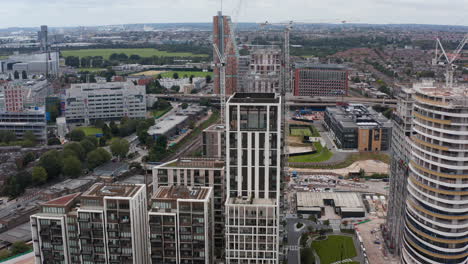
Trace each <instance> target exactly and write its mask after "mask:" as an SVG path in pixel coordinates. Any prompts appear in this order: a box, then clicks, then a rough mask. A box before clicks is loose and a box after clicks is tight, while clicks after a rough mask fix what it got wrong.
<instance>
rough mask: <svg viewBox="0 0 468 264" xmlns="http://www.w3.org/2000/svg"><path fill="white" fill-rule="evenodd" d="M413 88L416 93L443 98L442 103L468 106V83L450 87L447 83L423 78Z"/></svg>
mask: <svg viewBox="0 0 468 264" xmlns="http://www.w3.org/2000/svg"><path fill="white" fill-rule="evenodd" d="M413 89H414V90H415V92H416V93H419V94H421V95H425V96H428V97H435V98H440V99H442V101H441V102H442V103H447V104H449V103H450V104H453V105H459V106H467V105H468V103H467V102H468V85H457V84H454V87H452V88H448V87H446V86H445V84H441V83H435V82H434V81H433V80H423V81H422V82H419V83H415V84H414V85H413Z"/></svg>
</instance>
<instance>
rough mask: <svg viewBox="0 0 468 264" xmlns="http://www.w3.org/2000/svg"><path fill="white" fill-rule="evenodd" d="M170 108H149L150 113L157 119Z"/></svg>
mask: <svg viewBox="0 0 468 264" xmlns="http://www.w3.org/2000/svg"><path fill="white" fill-rule="evenodd" d="M171 109H172V106H171V107H168V108H166V109H162V110H151V114H152V115H153V117H154V118H156V119H157V118H160V117H161V116H163V115H164V114H165V113H167V112H169V111H170V110H171Z"/></svg>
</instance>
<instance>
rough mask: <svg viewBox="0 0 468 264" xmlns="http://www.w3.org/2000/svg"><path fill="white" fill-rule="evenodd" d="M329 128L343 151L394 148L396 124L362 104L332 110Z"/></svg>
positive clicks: (328, 114) (327, 121)
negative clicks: (393, 140) (391, 141)
mask: <svg viewBox="0 0 468 264" xmlns="http://www.w3.org/2000/svg"><path fill="white" fill-rule="evenodd" d="M324 120H325V126H326V127H327V129H328V130H329V131H330V134H331V136H332V138H333V139H334V140H335V142H336V145H337V146H338V147H339V148H342V149H357V150H359V151H381V150H383V151H386V150H389V149H390V140H391V135H392V122H391V121H389V120H388V119H387V118H385V117H384V116H383V115H382V114H378V113H377V112H375V111H374V110H373V109H372V108H368V107H366V106H364V105H362V104H349V105H341V106H337V107H328V108H327V109H326V111H325V118H324Z"/></svg>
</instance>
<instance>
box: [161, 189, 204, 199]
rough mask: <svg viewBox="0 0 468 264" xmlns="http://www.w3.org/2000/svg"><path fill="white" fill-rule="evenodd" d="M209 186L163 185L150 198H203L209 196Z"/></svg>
mask: <svg viewBox="0 0 468 264" xmlns="http://www.w3.org/2000/svg"><path fill="white" fill-rule="evenodd" d="M210 193H211V187H196V188H188V187H186V186H163V187H159V188H158V189H157V190H156V192H155V193H154V194H153V197H152V199H168V200H177V199H192V200H205V199H207V198H209V195H210Z"/></svg>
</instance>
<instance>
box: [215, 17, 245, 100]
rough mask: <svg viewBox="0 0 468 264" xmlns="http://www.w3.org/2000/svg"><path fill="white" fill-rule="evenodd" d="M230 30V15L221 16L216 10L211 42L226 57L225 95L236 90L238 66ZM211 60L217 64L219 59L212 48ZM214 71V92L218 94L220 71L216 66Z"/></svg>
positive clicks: (234, 43) (235, 48) (234, 41)
mask: <svg viewBox="0 0 468 264" xmlns="http://www.w3.org/2000/svg"><path fill="white" fill-rule="evenodd" d="M231 31H232V22H231V17H229V16H223V14H222V13H221V12H218V15H217V16H214V17H213V43H214V44H215V45H216V47H217V48H218V50H219V52H220V53H221V56H225V57H226V66H225V73H226V82H225V87H226V95H227V96H229V95H231V94H233V93H235V92H236V91H237V79H238V78H237V66H238V56H239V54H238V52H237V44H236V40H235V38H233V37H232V36H234V34H233V32H231ZM213 61H214V63H215V64H219V63H220V60H219V58H218V55H217V54H216V52H215V51H214V50H213ZM213 73H214V78H213V82H214V93H215V94H220V71H219V68H218V67H215V68H214V70H213Z"/></svg>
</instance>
